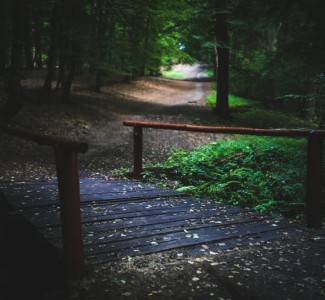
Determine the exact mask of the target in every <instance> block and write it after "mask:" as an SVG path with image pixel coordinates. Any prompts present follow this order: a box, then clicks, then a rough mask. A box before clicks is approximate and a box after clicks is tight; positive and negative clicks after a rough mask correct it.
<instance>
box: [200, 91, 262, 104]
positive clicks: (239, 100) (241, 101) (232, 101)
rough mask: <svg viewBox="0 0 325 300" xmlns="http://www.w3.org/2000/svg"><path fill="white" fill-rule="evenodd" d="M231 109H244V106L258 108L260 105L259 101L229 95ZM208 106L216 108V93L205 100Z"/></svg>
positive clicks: (213, 92)
mask: <svg viewBox="0 0 325 300" xmlns="http://www.w3.org/2000/svg"><path fill="white" fill-rule="evenodd" d="M228 99H229V107H230V108H236V107H243V106H248V107H249V106H256V105H257V104H258V102H257V101H254V100H251V99H246V98H242V97H239V96H236V95H233V94H229V97H228ZM205 101H206V103H207V105H209V106H212V107H215V106H216V91H212V92H211V93H210V95H208V96H207V97H206V99H205Z"/></svg>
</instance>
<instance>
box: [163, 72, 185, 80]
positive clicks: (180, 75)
mask: <svg viewBox="0 0 325 300" xmlns="http://www.w3.org/2000/svg"><path fill="white" fill-rule="evenodd" d="M162 75H163V76H164V77H166V78H170V79H183V78H184V74H183V73H181V72H175V71H162Z"/></svg>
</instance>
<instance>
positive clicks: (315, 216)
mask: <svg viewBox="0 0 325 300" xmlns="http://www.w3.org/2000/svg"><path fill="white" fill-rule="evenodd" d="M323 141H324V137H323V136H322V135H320V134H317V131H312V132H311V133H310V134H309V135H308V149H307V187H306V218H307V225H308V226H309V227H313V228H321V227H322V218H323V210H324V208H323V203H322V202H323V201H324V191H323V188H324V183H323Z"/></svg>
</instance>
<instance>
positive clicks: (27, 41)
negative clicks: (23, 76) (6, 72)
mask: <svg viewBox="0 0 325 300" xmlns="http://www.w3.org/2000/svg"><path fill="white" fill-rule="evenodd" d="M24 50H25V51H24V52H25V67H26V69H27V70H31V69H33V53H32V43H31V21H30V7H29V6H27V5H26V6H25V14H24Z"/></svg>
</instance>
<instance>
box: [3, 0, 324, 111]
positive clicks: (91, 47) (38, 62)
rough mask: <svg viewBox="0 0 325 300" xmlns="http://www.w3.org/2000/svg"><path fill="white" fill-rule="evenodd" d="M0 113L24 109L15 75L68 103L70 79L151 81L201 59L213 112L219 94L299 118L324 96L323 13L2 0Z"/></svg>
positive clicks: (277, 0) (98, 0)
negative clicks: (2, 93)
mask: <svg viewBox="0 0 325 300" xmlns="http://www.w3.org/2000/svg"><path fill="white" fill-rule="evenodd" d="M0 14H1V15H0V41H1V43H0V78H1V81H3V83H4V86H5V87H6V90H7V93H8V98H7V101H6V104H5V105H4V107H2V115H3V116H5V117H11V116H13V115H15V114H16V113H17V111H19V109H20V107H21V105H22V103H23V98H24V97H23V95H22V93H23V92H22V90H21V88H20V80H21V71H22V70H24V69H26V70H31V69H35V68H46V69H47V75H46V77H45V78H44V85H43V89H42V91H41V92H40V94H39V101H40V102H43V103H45V102H47V101H48V99H49V96H50V94H51V90H52V89H54V88H55V89H59V90H61V96H62V99H63V100H64V101H69V97H70V91H71V85H72V83H73V80H74V78H75V76H76V74H80V73H82V72H90V73H91V74H92V75H93V79H92V88H93V89H94V90H95V91H98V92H100V89H101V85H102V80H103V76H107V75H109V76H117V77H119V78H124V79H125V80H128V79H130V78H132V77H134V76H143V75H151V76H156V75H159V74H160V72H161V68H162V67H165V68H166V67H167V68H168V67H169V66H171V65H172V64H175V63H192V62H195V61H200V62H204V63H206V64H207V65H208V67H210V69H211V70H214V75H215V77H216V81H217V90H218V92H217V97H218V101H217V104H216V113H217V114H219V115H221V116H224V117H228V116H229V107H228V103H227V102H228V98H227V97H228V93H229V91H231V92H232V93H235V94H236V95H239V96H243V97H247V98H251V99H257V100H260V101H264V102H267V103H271V102H272V103H273V102H274V101H275V102H276V103H278V102H281V101H286V102H289V103H290V105H292V106H293V107H295V108H296V109H299V110H300V111H301V114H307V113H308V112H315V109H316V110H317V109H318V108H319V107H318V106H319V105H320V104H319V103H321V101H320V100H322V98H324V95H323V93H324V92H323V91H322V90H323V89H324V88H323V86H324V70H325V55H324V53H325V52H324V49H325V16H324V10H323V9H322V1H321V0H308V1H306V0H287V1H282V0H274V1H266V0H206V1H192V0H177V1H174V0H155V1H153V0H132V1H131V0H123V1H121V0H92V1H90V0H70V1H64V0H13V1H12V0H2V1H1V3H0Z"/></svg>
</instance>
